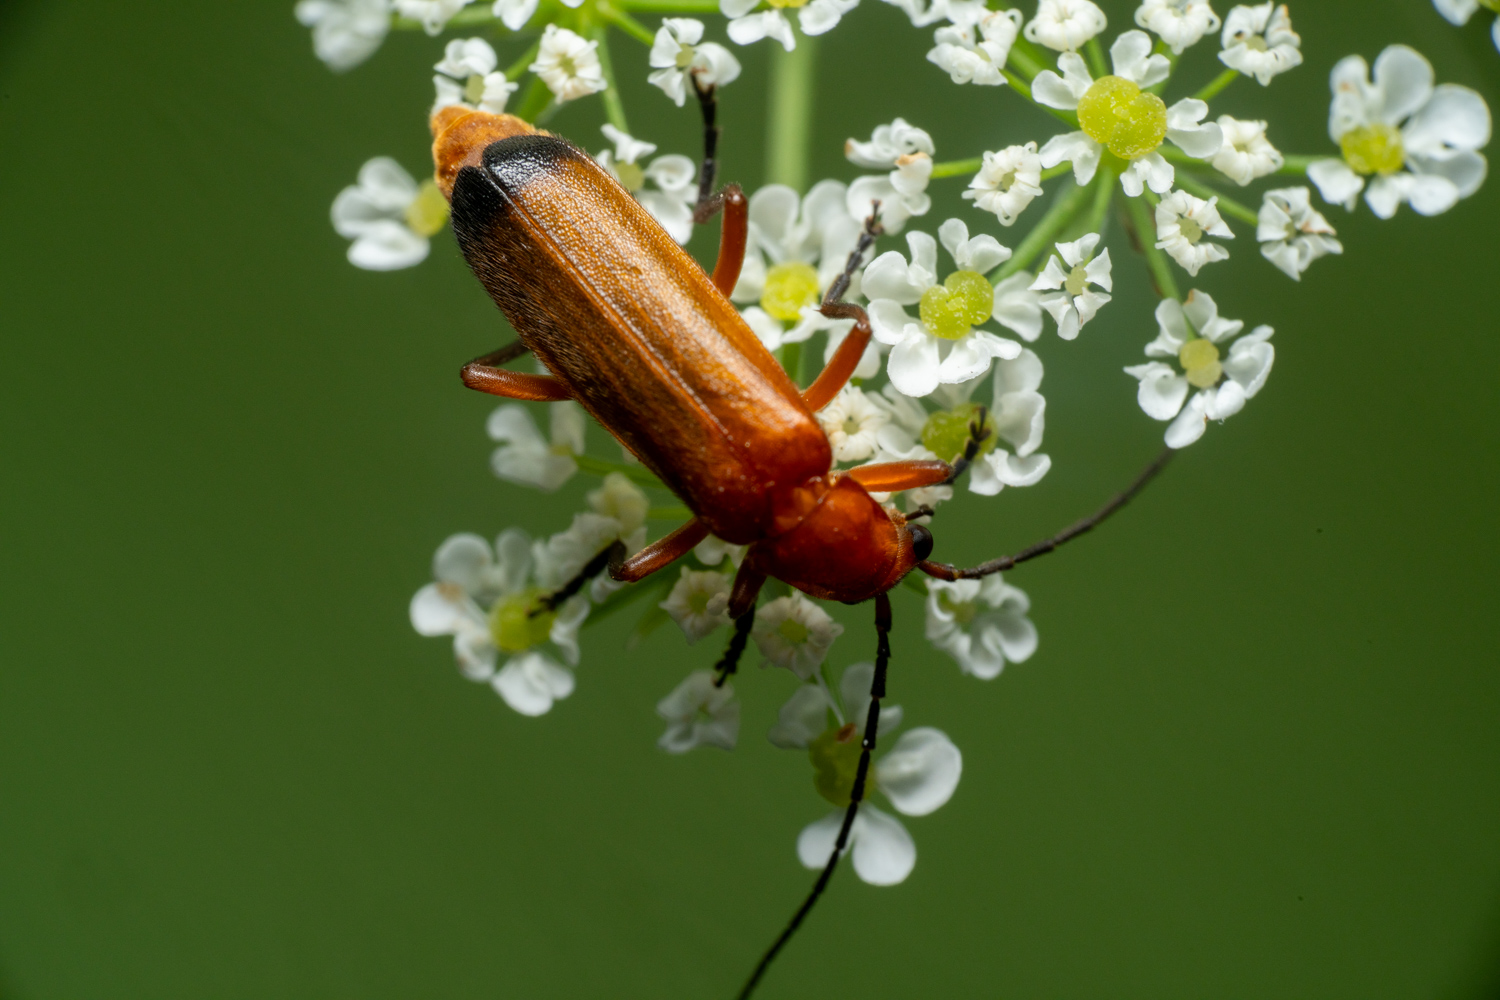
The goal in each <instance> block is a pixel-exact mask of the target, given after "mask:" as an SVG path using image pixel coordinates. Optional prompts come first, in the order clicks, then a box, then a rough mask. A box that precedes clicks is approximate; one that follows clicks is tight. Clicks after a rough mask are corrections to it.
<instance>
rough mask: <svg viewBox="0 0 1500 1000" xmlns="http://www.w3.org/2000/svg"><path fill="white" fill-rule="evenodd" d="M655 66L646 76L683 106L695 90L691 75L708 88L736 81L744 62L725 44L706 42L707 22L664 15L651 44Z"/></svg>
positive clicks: (653, 65)
mask: <svg viewBox="0 0 1500 1000" xmlns="http://www.w3.org/2000/svg"><path fill="white" fill-rule="evenodd" d="M651 66H652V69H653V70H654V72H652V73H651V75H650V76H648V77H646V80H647V82H649V83H650V84H651V85H652V86H654V87H660V88H661V91H662V93H664V94H666V95H667V96H668V97H670V98H671V99H672V100H673V101H674V102H676V104H677V106H678V107H679V108H680V107H682V105H683V102H685V101H686V100H687V95H688V91H689V90H690V89H691V87H690V85H689V80H688V77H689V75H691V76H692V78H693V79H695V80H697V81H698V85H699V86H700V87H702V88H704V89H705V90H706V89H708V88H710V87H720V86H723V85H724V84H726V83H733V82H734V81H735V80H736V79H738V78H739V75H740V61H739V60H738V59H736V58H735V57H734V55H733V54H732V53H731V52H730V51H729V50H728V49H726V48H725V47H724V46H722V45H719V44H716V43H714V42H705V41H703V22H702V21H695V20H694V19H692V18H690V17H664V18H662V22H661V27H660V28H658V29H657V30H656V40H655V41H654V42H652V44H651Z"/></svg>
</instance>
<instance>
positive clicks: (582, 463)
mask: <svg viewBox="0 0 1500 1000" xmlns="http://www.w3.org/2000/svg"><path fill="white" fill-rule="evenodd" d="M573 461H574V463H576V464H577V466H578V471H579V472H586V473H588V474H589V475H591V476H607V475H609V474H610V473H611V472H618V473H620V474H621V475H623V476H624V477H625V478H626V479H629V480H630V481H631V482H633V483H635V484H636V485H638V486H646V487H650V488H651V489H654V490H664V489H666V486H665V485H663V483H662V481H661V480H660V479H657V478H656V477H655V476H653V475H652V474H651V473H650V472H649V471H647V470H646V469H645V468H644V467H642V466H639V465H626V464H625V463H624V462H607V461H605V460H604V459H602V458H595V457H594V456H592V455H574V456H573Z"/></svg>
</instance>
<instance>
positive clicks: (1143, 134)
mask: <svg viewBox="0 0 1500 1000" xmlns="http://www.w3.org/2000/svg"><path fill="white" fill-rule="evenodd" d="M1078 125H1079V127H1080V128H1082V129H1083V133H1084V135H1086V136H1088V137H1089V138H1090V139H1093V140H1094V141H1095V142H1097V143H1099V144H1100V145H1102V146H1105V147H1107V148H1108V149H1109V151H1110V152H1111V153H1114V154H1115V155H1116V156H1118V157H1120V158H1121V159H1124V160H1134V159H1138V158H1140V157H1142V156H1145V155H1146V154H1147V153H1150V152H1153V151H1155V149H1156V148H1157V147H1158V146H1160V145H1161V142H1162V140H1163V139H1165V138H1166V137H1167V105H1166V103H1165V102H1163V101H1162V99H1161V98H1160V97H1157V96H1156V95H1155V94H1148V93H1147V92H1145V91H1144V90H1142V89H1141V88H1140V86H1139V85H1137V84H1135V83H1132V82H1131V81H1130V80H1127V79H1125V78H1124V77H1119V76H1105V77H1100V78H1099V79H1097V80H1095V81H1094V85H1093V86H1092V87H1090V88H1089V89H1088V92H1087V93H1085V94H1084V95H1083V97H1081V98H1080V99H1079V101H1078Z"/></svg>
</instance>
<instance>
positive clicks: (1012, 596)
mask: <svg viewBox="0 0 1500 1000" xmlns="http://www.w3.org/2000/svg"><path fill="white" fill-rule="evenodd" d="M1030 610H1031V600H1030V598H1028V597H1027V596H1026V594H1025V593H1024V592H1023V591H1021V590H1018V589H1017V588H1015V587H1012V586H1011V585H1010V584H1008V583H1005V582H1004V581H1003V580H1001V579H1000V574H998V573H996V574H995V575H993V576H987V577H985V578H984V579H982V580H954V581H952V582H949V581H946V580H928V581H927V639H928V641H929V642H931V643H932V644H933V645H934V646H936V647H937V648H938V649H941V650H942V651H943V652H945V653H947V654H948V655H949V656H951V657H953V659H954V660H955V661H957V663H958V666H959V669H961V670H962V671H963V672H964V673H966V674H970V675H972V676H974V677H978V678H979V679H980V680H982V681H989V680H994V679H995V678H996V677H999V676H1000V671H1001V670H1003V669H1005V664H1006V663H1007V662H1010V663H1025V662H1026V661H1027V660H1028V659H1030V658H1031V654H1032V653H1035V652H1036V647H1037V632H1036V626H1035V625H1033V624H1032V623H1031V619H1030V618H1028V617H1026V614H1027V612H1028V611H1030Z"/></svg>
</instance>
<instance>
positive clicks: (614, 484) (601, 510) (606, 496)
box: [588, 472, 651, 554]
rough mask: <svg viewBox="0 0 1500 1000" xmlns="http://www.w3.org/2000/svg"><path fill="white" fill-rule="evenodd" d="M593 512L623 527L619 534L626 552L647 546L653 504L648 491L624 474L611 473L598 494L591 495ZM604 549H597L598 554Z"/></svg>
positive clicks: (596, 491) (590, 504)
mask: <svg viewBox="0 0 1500 1000" xmlns="http://www.w3.org/2000/svg"><path fill="white" fill-rule="evenodd" d="M588 501H589V509H590V510H592V511H593V512H594V513H595V514H598V515H601V516H602V517H607V518H609V519H610V520H612V521H614V522H615V524H617V525H618V526H619V527H618V529H617V534H618V536H619V538H620V541H622V542H624V543H625V551H627V552H630V553H632V554H634V553H636V552H639V551H640V550H641V549H642V548H644V547H645V545H646V515H647V514H649V513H650V511H651V501H650V500H649V499H648V498H647V497H646V491H645V490H643V489H641V488H640V487H639V486H637V485H636V484H635V483H633V482H631V481H630V477H629V476H627V475H625V474H624V473H623V472H611V473H609V474H608V475H607V476H605V477H604V482H603V484H602V485H600V487H599V488H598V489H597V490H590V491H589V493H588ZM602 548H604V546H603V545H602V544H601V545H597V546H595V547H594V552H598V551H599V550H600V549H602Z"/></svg>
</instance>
